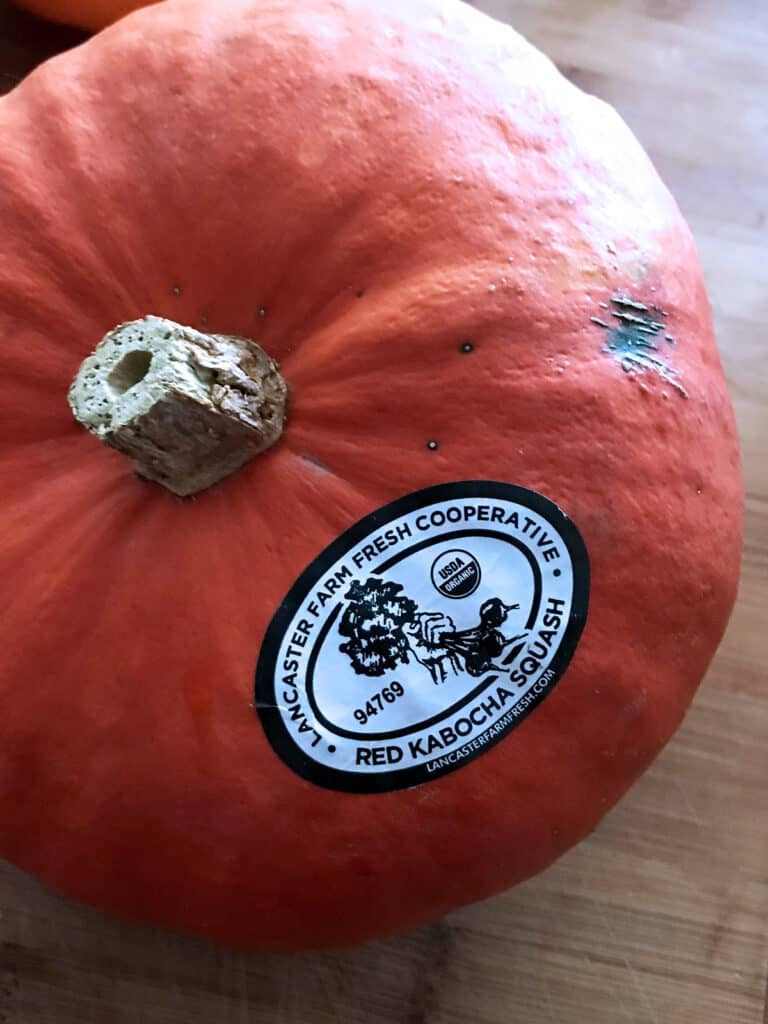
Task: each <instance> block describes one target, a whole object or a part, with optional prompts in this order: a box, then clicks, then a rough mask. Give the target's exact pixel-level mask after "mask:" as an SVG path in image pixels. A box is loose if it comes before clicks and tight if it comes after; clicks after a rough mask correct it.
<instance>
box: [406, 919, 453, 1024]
mask: <svg viewBox="0 0 768 1024" xmlns="http://www.w3.org/2000/svg"><path fill="white" fill-rule="evenodd" d="M452 951H453V933H452V931H451V928H450V926H449V925H447V924H445V923H444V922H443V921H439V922H438V923H437V924H435V925H432V927H431V928H430V929H429V931H428V933H427V948H426V950H425V953H424V959H423V961H422V963H421V965H420V966H419V967H418V968H417V972H418V973H417V975H416V982H415V984H414V986H413V989H412V991H411V995H410V999H409V1000H408V1008H407V1010H406V1013H405V1016H404V1017H403V1021H402V1024H429V1022H430V1021H431V1020H432V1018H433V1016H434V1013H435V1011H436V1010H437V1008H438V1003H439V991H440V988H439V986H440V982H441V981H442V980H443V976H444V974H445V969H446V967H447V965H448V962H449V961H450V958H451V953H452Z"/></svg>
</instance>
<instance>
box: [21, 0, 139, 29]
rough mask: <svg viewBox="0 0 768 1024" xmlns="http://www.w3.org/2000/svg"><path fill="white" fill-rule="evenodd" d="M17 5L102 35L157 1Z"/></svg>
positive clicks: (34, 0)
mask: <svg viewBox="0 0 768 1024" xmlns="http://www.w3.org/2000/svg"><path fill="white" fill-rule="evenodd" d="M16 2H17V3H18V5H19V7H23V8H24V9H25V10H27V11H31V12H32V14H37V15H39V16H40V17H41V18H48V19H49V20H50V21H58V22H61V23H62V24H63V25H76V26H77V27H78V28H85V29H90V30H91V31H92V32H98V30H99V29H102V28H105V27H106V26H107V25H111V24H112V22H113V21H117V20H118V18H122V17H123V15H125V14H129V13H130V12H131V11H135V10H136V9H137V8H138V7H147V6H149V4H150V3H152V2H153V0H16Z"/></svg>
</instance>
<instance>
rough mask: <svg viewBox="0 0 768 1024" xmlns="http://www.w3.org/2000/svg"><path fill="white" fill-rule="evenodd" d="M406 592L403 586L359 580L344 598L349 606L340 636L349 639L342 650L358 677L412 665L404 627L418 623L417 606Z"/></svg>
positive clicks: (344, 616) (373, 579)
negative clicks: (403, 665) (416, 620)
mask: <svg viewBox="0 0 768 1024" xmlns="http://www.w3.org/2000/svg"><path fill="white" fill-rule="evenodd" d="M402 589H403V587H402V584H400V583H393V582H391V581H387V580H381V579H378V578H377V577H371V578H369V579H367V580H366V581H365V583H360V582H359V581H358V580H355V581H354V582H353V583H352V584H351V586H350V588H349V590H348V591H347V593H346V594H345V595H344V597H345V599H346V600H347V601H348V602H349V603H348V604H347V606H346V608H345V609H344V613H343V615H342V616H341V620H340V622H339V633H340V634H341V635H342V636H344V637H348V638H349V639H348V640H347V641H346V642H345V643H343V644H340V646H339V650H340V651H341V652H342V653H343V654H346V655H347V656H348V657H349V660H350V661H351V663H352V668H353V669H354V670H355V672H356V673H357V674H358V675H363V676H380V675H383V673H384V672H387V671H389V670H391V669H394V668H397V666H398V665H400V664H403V663H405V662H407V661H408V653H409V649H410V648H409V643H408V638H407V637H406V635H405V633H404V631H403V627H404V626H405V625H407V624H409V623H412V622H413V621H414V619H415V616H416V612H417V606H416V602H415V601H412V600H411V599H410V597H406V596H405V594H403V593H402Z"/></svg>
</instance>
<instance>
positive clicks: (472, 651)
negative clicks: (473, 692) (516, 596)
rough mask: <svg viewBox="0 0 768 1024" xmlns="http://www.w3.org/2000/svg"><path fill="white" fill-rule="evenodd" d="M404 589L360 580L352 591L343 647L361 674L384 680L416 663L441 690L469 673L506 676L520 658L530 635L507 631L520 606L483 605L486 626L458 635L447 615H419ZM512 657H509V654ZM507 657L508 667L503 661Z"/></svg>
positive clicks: (341, 627) (492, 601) (498, 600)
mask: <svg viewBox="0 0 768 1024" xmlns="http://www.w3.org/2000/svg"><path fill="white" fill-rule="evenodd" d="M402 590H403V588H402V585H401V584H399V583H394V582H392V581H384V580H380V579H369V580H367V581H366V582H365V583H360V582H358V581H355V582H354V583H352V585H351V586H350V588H349V590H348V591H347V594H346V595H345V596H346V599H347V601H348V602H349V603H348V604H347V606H346V608H345V609H344V612H343V614H342V617H341V619H340V622H339V632H340V634H341V635H342V636H343V637H346V638H348V639H347V640H346V641H345V642H344V643H343V644H341V645H340V648H339V649H340V650H341V651H342V653H344V654H346V655H347V656H348V657H349V659H350V662H351V663H352V668H353V669H354V670H355V672H356V673H357V674H358V675H366V676H380V675H382V674H383V673H384V672H386V671H388V670H392V669H394V668H396V667H397V666H398V665H399V664H408V662H409V660H410V658H411V657H412V658H414V659H415V660H416V661H418V662H419V663H420V664H421V665H423V666H424V667H425V668H426V669H427V671H428V672H429V674H430V677H431V679H432V682H433V683H435V684H436V685H438V684H440V683H444V682H446V681H447V680H448V679H450V678H451V677H452V676H456V675H458V674H459V673H461V672H467V673H468V674H469V675H471V676H475V677H476V676H481V675H484V674H485V673H486V672H490V671H493V670H496V671H504V669H505V666H508V665H509V664H510V663H511V662H512V661H513V660H514V658H515V657H516V655H517V653H519V650H520V649H521V648H522V646H523V641H524V640H525V637H526V636H527V635H528V634H527V631H526V632H523V633H518V634H517V635H515V636H511V637H507V636H505V635H504V633H503V632H502V630H501V627H502V626H503V625H504V623H505V622H506V621H507V618H508V616H509V613H510V612H511V611H514V610H517V609H519V607H520V606H519V605H518V604H505V603H504V602H503V601H502V600H501V598H499V597H492V598H490V599H488V600H487V601H485V602H484V603H483V604H482V605H481V606H480V622H479V623H478V625H477V626H473V627H472V628H470V629H463V630H457V629H456V626H455V625H454V622H453V620H452V619H451V618H450V616H448V615H446V614H445V613H443V612H422V611H419V609H418V606H417V604H416V602H415V601H413V600H412V599H411V598H409V597H407V596H406V595H405V594H403V593H402ZM505 652H506V655H505ZM502 655H505V657H504V659H503V660H504V663H505V664H504V665H500V664H498V660H499V659H500V658H502Z"/></svg>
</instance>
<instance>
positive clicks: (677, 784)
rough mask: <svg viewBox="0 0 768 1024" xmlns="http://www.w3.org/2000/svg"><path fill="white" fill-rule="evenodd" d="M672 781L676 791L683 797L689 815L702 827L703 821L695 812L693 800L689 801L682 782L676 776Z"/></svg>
mask: <svg viewBox="0 0 768 1024" xmlns="http://www.w3.org/2000/svg"><path fill="white" fill-rule="evenodd" d="M673 782H674V785H675V789H677V791H678V793H679V794H680V796H681V797H682V798H683V803H684V804H685V806H686V808H687V810H688V811H689V812H690V815H691V817H692V818H693V820H694V821H695V823H696V824H697V825H698V827H699V828H704V822H703V821H702V820H701V818H700V817H699V815H698V814H697V813H696V808H695V807H694V806H693V802H692V801H691V798H690V796H689V795H688V792H687V790H686V789H685V787H684V786H683V784H682V782H680V780H679V779H678V778H673Z"/></svg>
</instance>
